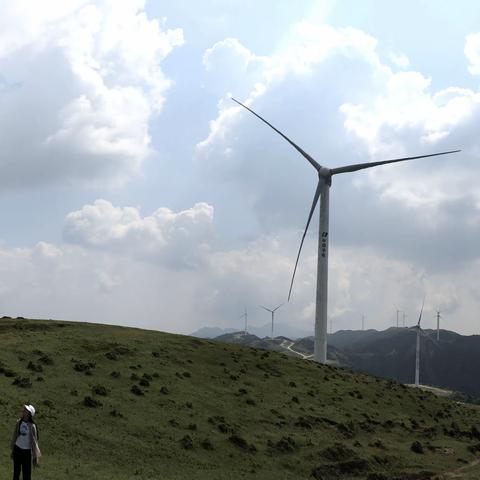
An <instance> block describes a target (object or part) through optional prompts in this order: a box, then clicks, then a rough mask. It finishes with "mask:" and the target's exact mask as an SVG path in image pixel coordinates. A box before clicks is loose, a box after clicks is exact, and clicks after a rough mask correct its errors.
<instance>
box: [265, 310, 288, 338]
mask: <svg viewBox="0 0 480 480" xmlns="http://www.w3.org/2000/svg"><path fill="white" fill-rule="evenodd" d="M282 305H284V304H283V303H282V304H281V305H279V306H278V307H275V308H274V309H273V310H270V309H269V308H267V307H264V306H263V305H259V307H260V308H263V309H264V310H266V311H267V312H270V313H271V314H272V334H271V335H270V338H273V320H274V317H275V312H276V311H277V310H278V309H279V308H280V307H281V306H282Z"/></svg>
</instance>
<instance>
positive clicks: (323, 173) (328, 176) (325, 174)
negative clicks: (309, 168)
mask: <svg viewBox="0 0 480 480" xmlns="http://www.w3.org/2000/svg"><path fill="white" fill-rule="evenodd" d="M318 178H323V179H325V180H326V181H327V182H328V184H329V185H330V183H331V182H332V170H331V169H330V168H327V167H320V168H319V169H318Z"/></svg>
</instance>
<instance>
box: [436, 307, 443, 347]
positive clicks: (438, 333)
mask: <svg viewBox="0 0 480 480" xmlns="http://www.w3.org/2000/svg"><path fill="white" fill-rule="evenodd" d="M441 317H442V316H441V315H440V310H437V342H438V341H439V340H440V318H441Z"/></svg>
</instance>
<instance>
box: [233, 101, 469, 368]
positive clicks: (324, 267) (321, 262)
mask: <svg viewBox="0 0 480 480" xmlns="http://www.w3.org/2000/svg"><path fill="white" fill-rule="evenodd" d="M232 100H233V101H234V102H236V103H238V104H239V105H241V106H242V107H244V108H246V109H247V110H248V111H249V112H251V113H252V114H253V115H255V116H256V117H257V118H259V119H260V120H261V121H262V122H264V123H266V124H267V125H268V126H269V127H270V128H272V129H273V130H275V131H276V132H277V133H278V134H279V135H281V136H282V137H283V138H284V139H285V140H286V141H287V142H288V143H289V144H290V145H292V147H293V148H295V149H296V150H297V151H298V152H299V153H300V154H301V155H302V156H303V157H304V158H305V159H306V160H307V161H308V162H309V163H310V164H311V165H312V167H314V168H315V170H316V171H317V174H318V184H317V188H316V190H315V195H314V196H313V202H312V206H311V207H310V213H309V215H308V220H307V225H306V227H305V231H304V232H303V236H302V241H301V242H300V248H299V250H298V254H297V260H296V262H295V268H294V270H293V276H292V281H291V283H290V290H289V292H288V300H290V296H291V293H292V287H293V280H294V278H295V272H296V271H297V265H298V259H299V258H300V252H301V250H302V246H303V242H304V240H305V235H306V234H307V230H308V227H309V225H310V221H311V219H312V215H313V212H314V210H315V207H316V205H317V203H318V201H319V200H320V228H319V230H318V260H317V294H316V310H315V343H314V360H315V361H317V362H320V363H326V361H327V291H328V231H329V230H328V223H329V222H328V214H329V193H330V186H331V184H332V177H333V176H334V175H337V174H340V173H351V172H356V171H358V170H363V169H365V168H371V167H377V166H379V165H386V164H388V163H396V162H404V161H406V160H414V159H417V158H426V157H434V156H437V155H446V154H448V153H456V152H459V151H460V150H452V151H448V152H439V153H432V154H430V155H418V156H415V157H405V158H397V159H393V160H383V161H380V162H369V163H358V164H352V165H346V166H344V167H337V168H327V167H324V166H322V165H320V164H319V163H318V162H316V161H315V160H314V159H313V158H312V157H311V156H310V155H309V154H308V153H307V152H305V151H304V150H302V149H301V148H300V147H299V146H298V145H296V144H295V143H294V142H293V141H292V140H290V139H289V138H288V137H287V136H286V135H284V134H283V133H282V132H281V131H280V130H278V129H276V128H275V127H274V126H273V125H272V124H271V123H269V122H267V121H266V120H265V119H264V118H262V117H261V116H260V115H258V114H257V113H255V112H254V111H253V110H251V109H250V108H248V107H247V106H245V105H243V103H241V102H239V101H238V100H235V99H234V98H232Z"/></svg>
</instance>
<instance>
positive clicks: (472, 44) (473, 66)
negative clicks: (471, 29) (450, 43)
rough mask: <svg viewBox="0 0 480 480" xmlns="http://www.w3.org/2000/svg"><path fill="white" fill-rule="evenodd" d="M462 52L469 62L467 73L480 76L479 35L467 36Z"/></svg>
mask: <svg viewBox="0 0 480 480" xmlns="http://www.w3.org/2000/svg"><path fill="white" fill-rule="evenodd" d="M464 52H465V56H466V57H467V60H468V61H469V62H470V65H469V66H468V70H469V72H470V73H471V74H472V75H478V74H480V33H472V34H470V35H467V38H466V39H465V49H464Z"/></svg>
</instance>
